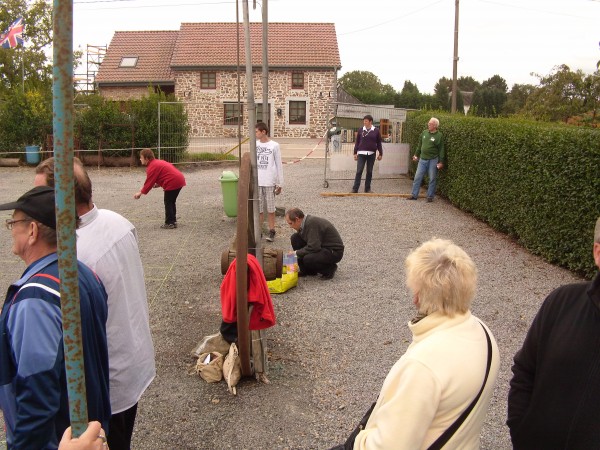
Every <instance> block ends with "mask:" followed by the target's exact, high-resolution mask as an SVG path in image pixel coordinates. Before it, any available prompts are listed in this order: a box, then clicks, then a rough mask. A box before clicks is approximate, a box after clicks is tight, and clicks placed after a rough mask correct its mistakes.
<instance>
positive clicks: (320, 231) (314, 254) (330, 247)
mask: <svg viewBox="0 0 600 450" xmlns="http://www.w3.org/2000/svg"><path fill="white" fill-rule="evenodd" d="M285 221H286V222H287V224H288V225H289V226H290V227H291V228H293V229H294V230H296V232H295V233H294V234H293V235H292V237H291V239H290V240H291V243H292V248H293V249H294V250H295V252H296V256H297V257H298V267H299V269H300V270H299V272H298V276H299V277H303V276H306V275H317V274H319V273H320V274H322V276H321V278H322V279H324V280H330V279H331V278H333V275H334V274H335V271H336V270H337V263H338V262H340V260H341V259H342V257H343V256H344V243H343V242H342V238H341V237H340V233H338V231H337V230H336V229H335V227H334V226H333V225H332V224H331V222H329V221H328V220H326V219H323V218H321V217H316V216H310V215H307V216H305V215H304V213H303V212H302V211H301V210H300V209H298V208H292V209H289V210H288V211H287V212H286V214H285Z"/></svg>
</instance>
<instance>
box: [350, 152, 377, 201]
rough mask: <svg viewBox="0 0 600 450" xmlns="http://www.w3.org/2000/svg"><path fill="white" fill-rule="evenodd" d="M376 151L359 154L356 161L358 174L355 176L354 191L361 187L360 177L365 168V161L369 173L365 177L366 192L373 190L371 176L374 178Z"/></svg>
mask: <svg viewBox="0 0 600 450" xmlns="http://www.w3.org/2000/svg"><path fill="white" fill-rule="evenodd" d="M375 155H376V153H373V154H372V155H357V156H358V159H357V161H356V176H355V177H354V186H352V190H353V191H358V188H359V187H360V179H361V177H362V173H363V170H364V169H365V163H366V164H367V175H366V177H365V192H368V191H370V190H371V178H373V166H374V165H375V158H376V156H375Z"/></svg>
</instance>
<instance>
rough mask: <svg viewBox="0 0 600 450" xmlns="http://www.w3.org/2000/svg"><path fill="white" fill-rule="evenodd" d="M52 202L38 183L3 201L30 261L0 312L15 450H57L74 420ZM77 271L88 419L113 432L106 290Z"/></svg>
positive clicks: (0, 363) (4, 398)
mask: <svg viewBox="0 0 600 450" xmlns="http://www.w3.org/2000/svg"><path fill="white" fill-rule="evenodd" d="M54 204H55V201H54V189H52V188H50V187H47V186H40V187H35V188H33V189H32V190H30V191H28V192H26V193H25V194H23V195H22V196H21V197H20V198H19V199H18V200H17V201H16V202H12V203H7V204H4V205H0V210H11V209H14V213H13V216H12V218H11V219H7V220H6V227H7V228H8V229H9V230H10V231H11V235H12V242H13V247H12V251H13V253H14V254H15V255H17V256H19V257H20V258H21V259H22V260H23V261H24V262H25V264H27V269H26V270H25V272H24V274H23V276H22V277H21V278H20V279H19V280H18V281H16V282H15V283H13V284H12V285H11V286H10V287H9V288H8V293H7V295H6V300H5V301H4V305H3V307H2V312H1V313H0V409H2V413H3V415H4V422H5V425H6V443H7V447H8V448H9V449H42V448H43V449H56V448H58V443H59V441H60V438H61V436H62V435H63V432H64V431H65V429H66V428H67V427H68V426H69V423H70V420H69V399H68V396H67V380H66V373H65V371H66V369H65V358H64V350H63V328H62V311H61V302H60V280H59V273H58V256H57V254H56V249H57V236H56V218H55V213H54ZM78 272H79V306H80V308H79V309H80V314H81V336H82V345H83V359H84V365H85V379H86V385H85V387H86V394H87V408H88V419H89V420H97V421H99V422H100V423H101V424H102V427H103V428H104V429H105V430H106V431H108V422H109V419H110V413H111V410H110V397H109V387H108V348H107V343H106V317H107V303H106V300H107V295H106V291H105V289H104V286H103V285H102V282H101V281H100V280H99V279H98V278H97V277H96V276H95V275H94V273H93V272H92V271H91V270H90V269H89V268H88V267H87V266H85V265H84V264H82V263H79V264H78ZM102 439H104V436H102Z"/></svg>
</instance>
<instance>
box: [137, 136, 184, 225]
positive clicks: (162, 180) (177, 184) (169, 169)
mask: <svg viewBox="0 0 600 450" xmlns="http://www.w3.org/2000/svg"><path fill="white" fill-rule="evenodd" d="M140 161H141V162H142V165H144V166H146V182H145V183H144V186H143V187H142V189H140V190H139V191H138V192H136V193H135V194H134V195H133V198H135V199H136V200H138V199H139V198H140V197H141V196H142V194H144V195H145V194H147V193H148V192H150V189H152V188H156V187H159V186H160V187H161V188H163V190H164V193H165V195H164V198H165V223H164V224H163V225H161V226H160V227H161V228H166V229H172V228H177V205H176V202H177V196H178V195H179V192H180V191H181V188H182V187H184V186H185V177H184V176H183V174H182V173H181V172H180V171H179V170H177V169H176V168H175V166H174V165H173V164H171V163H170V162H167V161H163V160H160V159H156V158H155V157H154V153H153V152H152V150H150V149H149V148H145V149H143V150H142V151H141V152H140Z"/></svg>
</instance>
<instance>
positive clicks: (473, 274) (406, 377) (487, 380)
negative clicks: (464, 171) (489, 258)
mask: <svg viewBox="0 0 600 450" xmlns="http://www.w3.org/2000/svg"><path fill="white" fill-rule="evenodd" d="M406 283H407V285H408V288H409V289H410V291H411V292H412V296H413V303H414V304H415V306H416V308H417V314H416V316H415V318H414V319H412V320H411V321H410V322H409V323H408V327H409V328H410V330H411V332H412V334H413V340H412V343H411V344H410V345H409V347H408V349H407V350H406V353H405V354H404V355H403V356H402V357H401V358H400V359H399V360H398V361H397V362H396V364H394V366H393V367H392V369H391V370H390V372H389V374H388V375H387V377H386V379H385V381H384V383H383V387H382V388H381V392H380V394H379V397H378V399H377V403H376V404H375V407H374V409H373V412H372V413H371V416H370V417H369V420H368V422H367V424H366V427H365V429H364V430H362V431H361V432H360V433H359V434H358V435H357V437H356V440H355V443H354V448H355V449H391V448H394V449H411V450H413V449H430V448H432V449H433V448H441V447H442V446H443V447H444V449H453V448H456V449H477V448H479V445H480V444H479V433H480V430H481V427H482V425H483V422H484V419H485V414H486V411H487V408H488V405H489V403H490V399H491V397H492V393H493V390H494V385H495V382H496V378H497V376H498V368H499V353H498V347H497V345H496V342H495V340H494V338H493V336H492V333H491V332H490V330H489V329H488V328H487V327H486V326H485V325H484V324H483V323H482V322H481V321H480V320H479V319H477V318H476V317H475V316H473V315H472V314H471V311H470V309H469V308H470V306H471V301H472V300H473V297H474V296H475V289H476V285H477V269H476V268H475V264H474V263H473V261H472V260H471V258H470V257H469V255H467V254H466V253H465V251H464V250H462V249H461V248H460V247H458V246H457V245H455V244H453V243H452V242H451V241H448V240H443V239H432V240H430V241H427V242H425V243H423V244H422V245H421V246H420V247H418V248H417V249H416V250H414V251H413V252H412V253H411V254H410V255H409V256H408V257H407V258H406ZM441 436H443V437H441Z"/></svg>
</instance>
